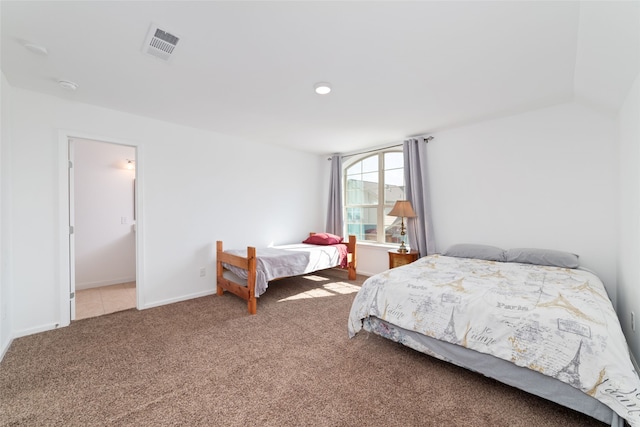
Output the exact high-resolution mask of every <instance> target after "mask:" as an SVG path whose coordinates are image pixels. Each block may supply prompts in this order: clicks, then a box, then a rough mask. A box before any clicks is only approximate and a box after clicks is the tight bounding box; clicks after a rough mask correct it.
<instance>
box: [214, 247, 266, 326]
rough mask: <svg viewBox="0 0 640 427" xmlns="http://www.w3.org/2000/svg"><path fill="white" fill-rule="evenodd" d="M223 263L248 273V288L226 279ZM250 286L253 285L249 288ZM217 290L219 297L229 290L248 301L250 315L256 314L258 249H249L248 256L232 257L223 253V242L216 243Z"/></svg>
mask: <svg viewBox="0 0 640 427" xmlns="http://www.w3.org/2000/svg"><path fill="white" fill-rule="evenodd" d="M222 263H227V264H229V265H233V266H235V267H238V268H241V269H243V270H247V271H248V278H247V286H242V285H241V284H239V283H236V282H233V281H231V280H229V279H227V278H225V277H224V275H223V274H224V267H223V266H222ZM249 284H252V285H251V286H249ZM216 290H217V294H218V295H222V294H224V291H225V290H227V291H229V292H231V293H232V294H235V295H237V296H239V297H240V298H242V299H244V300H246V301H247V309H248V310H249V314H256V311H257V305H258V304H257V301H256V248H254V247H252V246H249V247H247V256H246V257H241V256H239V255H231V254H229V253H226V252H224V251H223V248H222V242H221V241H220V240H218V241H217V242H216Z"/></svg>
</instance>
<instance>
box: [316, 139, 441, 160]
mask: <svg viewBox="0 0 640 427" xmlns="http://www.w3.org/2000/svg"><path fill="white" fill-rule="evenodd" d="M411 138H424V142H427V143H428V142H429V141H431V140H432V139H433V137H432V136H430V135H429V136H424V135H418V136H410V137H409V138H408V139H411ZM402 144H403V143H399V144H393V145H386V146H383V147H378V148H372V149H371V150H366V151H358V152H357V153H349V154H336V155H339V156H340V157H342V158H343V159H345V158H347V157H353V156H359V155H361V154H367V153H373V152H375V151H380V150H386V149H387V148H394V147H401V146H402ZM332 157H333V156H331V157H329V158H328V159H327V160H331V158H332Z"/></svg>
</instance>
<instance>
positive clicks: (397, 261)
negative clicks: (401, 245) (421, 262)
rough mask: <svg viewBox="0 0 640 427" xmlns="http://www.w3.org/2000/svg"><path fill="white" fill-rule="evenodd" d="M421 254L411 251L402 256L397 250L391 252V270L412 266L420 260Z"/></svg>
mask: <svg viewBox="0 0 640 427" xmlns="http://www.w3.org/2000/svg"><path fill="white" fill-rule="evenodd" d="M419 255H420V253H419V252H418V251H416V250H411V251H409V252H407V253H404V254H401V253H400V252H398V250H397V249H393V250H391V251H389V268H395V267H400V266H401V265H406V264H411V263H412V262H413V261H416V260H417V259H418V256H419Z"/></svg>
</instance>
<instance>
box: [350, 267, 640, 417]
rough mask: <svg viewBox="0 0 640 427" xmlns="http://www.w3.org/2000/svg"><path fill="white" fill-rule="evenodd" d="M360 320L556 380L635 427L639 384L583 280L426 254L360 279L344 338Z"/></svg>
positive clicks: (551, 270) (597, 294)
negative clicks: (374, 319)
mask: <svg viewBox="0 0 640 427" xmlns="http://www.w3.org/2000/svg"><path fill="white" fill-rule="evenodd" d="M369 316H373V317H377V318H379V319H382V320H385V321H387V322H389V323H391V324H394V325H396V326H399V327H401V328H404V329H407V330H411V331H416V332H419V333H421V334H424V335H427V336H430V337H432V338H436V339H439V340H442V341H446V342H449V343H453V344H457V345H460V346H463V347H466V348H469V349H472V350H475V351H478V352H482V353H486V354H490V355H493V356H495V357H498V358H501V359H504V360H507V361H510V362H512V363H514V364H516V365H518V366H522V367H526V368H529V369H532V370H535V371H538V372H540V373H542V374H544V375H547V376H550V377H553V378H556V379H557V380H559V381H563V382H565V383H567V384H569V385H571V386H573V387H575V388H577V389H579V390H581V391H583V392H584V393H586V394H588V395H590V396H592V397H594V398H596V399H597V400H599V401H600V402H602V403H604V404H605V405H607V406H608V407H610V408H611V409H612V410H613V411H615V412H616V413H618V414H619V415H620V416H621V417H623V418H624V419H626V420H627V421H628V422H629V424H630V425H631V426H634V427H640V380H639V379H638V374H637V372H636V371H635V370H634V367H633V364H632V363H631V359H630V357H629V352H628V346H627V343H626V341H625V338H624V335H623V334H622V330H621V327H620V323H619V321H618V318H617V316H616V313H615V311H614V310H613V306H612V304H611V302H610V300H609V298H608V296H607V293H606V291H605V288H604V285H603V284H602V282H601V280H600V279H599V278H598V277H597V276H596V275H594V274H593V273H590V272H588V271H585V270H580V269H566V268H558V267H548V266H539V265H530V264H520V263H504V262H495V261H485V260H477V259H469V258H453V257H446V256H442V255H431V256H427V257H424V258H421V259H419V260H418V261H416V262H414V263H412V264H409V265H406V266H403V267H399V268H395V269H392V270H389V271H386V272H384V273H380V274H378V275H375V276H372V277H370V278H369V279H367V281H366V282H365V283H364V284H363V286H362V288H361V290H360V291H359V293H358V294H357V296H356V298H355V300H354V302H353V305H352V308H351V313H350V316H349V325H348V329H349V336H351V337H353V336H354V335H355V334H356V333H357V332H358V331H360V330H361V328H362V321H363V319H366V318H367V317H369Z"/></svg>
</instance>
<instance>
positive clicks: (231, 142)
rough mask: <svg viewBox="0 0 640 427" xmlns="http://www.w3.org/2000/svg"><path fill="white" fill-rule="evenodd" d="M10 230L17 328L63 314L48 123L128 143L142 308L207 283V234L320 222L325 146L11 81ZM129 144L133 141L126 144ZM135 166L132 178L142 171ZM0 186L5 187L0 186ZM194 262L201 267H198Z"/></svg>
mask: <svg viewBox="0 0 640 427" xmlns="http://www.w3.org/2000/svg"><path fill="white" fill-rule="evenodd" d="M12 94H13V98H12V105H11V119H12V123H11V125H12V133H13V135H12V136H13V138H12V140H11V149H12V152H11V159H10V163H11V165H12V166H13V171H12V173H13V176H12V184H13V185H12V194H11V198H10V202H11V205H12V215H13V216H12V218H13V230H14V236H20V239H14V241H13V242H12V243H13V244H12V248H11V250H12V256H13V278H14V282H13V284H14V287H13V290H14V294H13V295H12V298H11V304H12V306H13V309H14V311H13V314H14V319H13V320H14V325H13V329H14V332H15V335H16V336H19V335H25V334H28V333H34V332H38V331H40V330H45V329H48V328H53V327H55V326H56V325H57V324H58V323H59V322H60V319H61V318H62V316H63V314H62V313H60V308H59V307H60V304H59V300H60V289H61V287H62V285H61V284H60V283H58V282H59V280H58V273H59V268H61V267H60V265H59V263H58V258H59V257H58V254H57V250H58V248H59V245H60V239H61V237H60V230H59V212H58V209H59V206H58V190H59V185H60V183H59V182H58V179H57V177H58V175H59V172H60V171H59V166H60V165H59V161H58V154H59V153H58V152H57V142H58V141H57V137H58V135H57V134H58V130H59V129H68V130H71V131H77V132H79V135H81V136H82V135H84V134H91V135H95V136H100V138H95V139H100V140H105V141H112V140H123V141H131V142H135V143H136V144H139V147H140V151H139V156H138V158H137V163H138V166H139V168H140V169H142V165H144V172H143V176H142V177H139V181H140V182H143V183H144V184H143V186H144V188H142V189H141V191H140V195H141V198H142V200H140V203H141V204H143V205H144V210H143V212H144V214H143V215H144V216H143V217H142V218H140V217H139V218H138V224H139V225H142V223H144V230H145V231H144V237H143V241H142V242H141V244H142V246H143V248H144V259H143V260H142V264H143V270H144V271H143V273H144V278H145V279H144V284H140V285H141V286H140V289H139V293H142V295H139V306H140V307H141V308H145V307H152V306H155V305H160V304H165V303H170V302H174V301H178V300H181V299H185V298H190V297H196V296H200V295H206V294H210V293H213V292H215V262H214V254H215V250H214V245H215V241H216V240H217V239H221V240H224V242H225V247H228V248H231V247H244V246H246V245H258V246H260V245H267V244H269V243H271V242H274V243H287V242H295V241H299V240H300V239H301V236H302V237H304V236H306V235H307V233H308V232H309V230H314V229H319V228H320V227H322V226H323V223H324V216H325V213H324V212H323V211H322V209H320V206H321V204H322V202H321V200H322V199H323V198H324V196H322V197H320V196H319V193H320V192H321V190H322V188H323V186H322V184H321V183H320V181H319V180H318V178H317V177H319V176H321V175H322V173H321V168H323V167H325V166H326V164H325V163H326V160H325V158H324V157H320V156H316V155H310V154H306V153H301V152H296V151H292V150H287V149H282V148H278V147H273V146H266V145H261V144H256V143H251V142H248V141H244V140H240V139H237V138H232V137H226V136H223V135H219V134H215V133H211V132H205V131H201V130H197V129H192V128H187V127H182V126H177V125H173V124H170V123H166V122H160V121H156V120H151V119H147V118H143V117H139V116H134V115H131V114H126V113H121V112H117V111H113V110H108V109H104V108H99V107H94V106H89V105H84V104H79V103H75V102H72V101H66V100H62V99H59V98H55V97H50V96H46V95H42V94H37V93H34V92H30V91H25V90H22V89H18V88H12ZM133 145H135V144H133ZM142 178H143V179H142ZM3 197H4V196H3ZM200 267H206V271H207V275H206V277H204V278H201V277H200V276H199V270H200Z"/></svg>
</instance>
